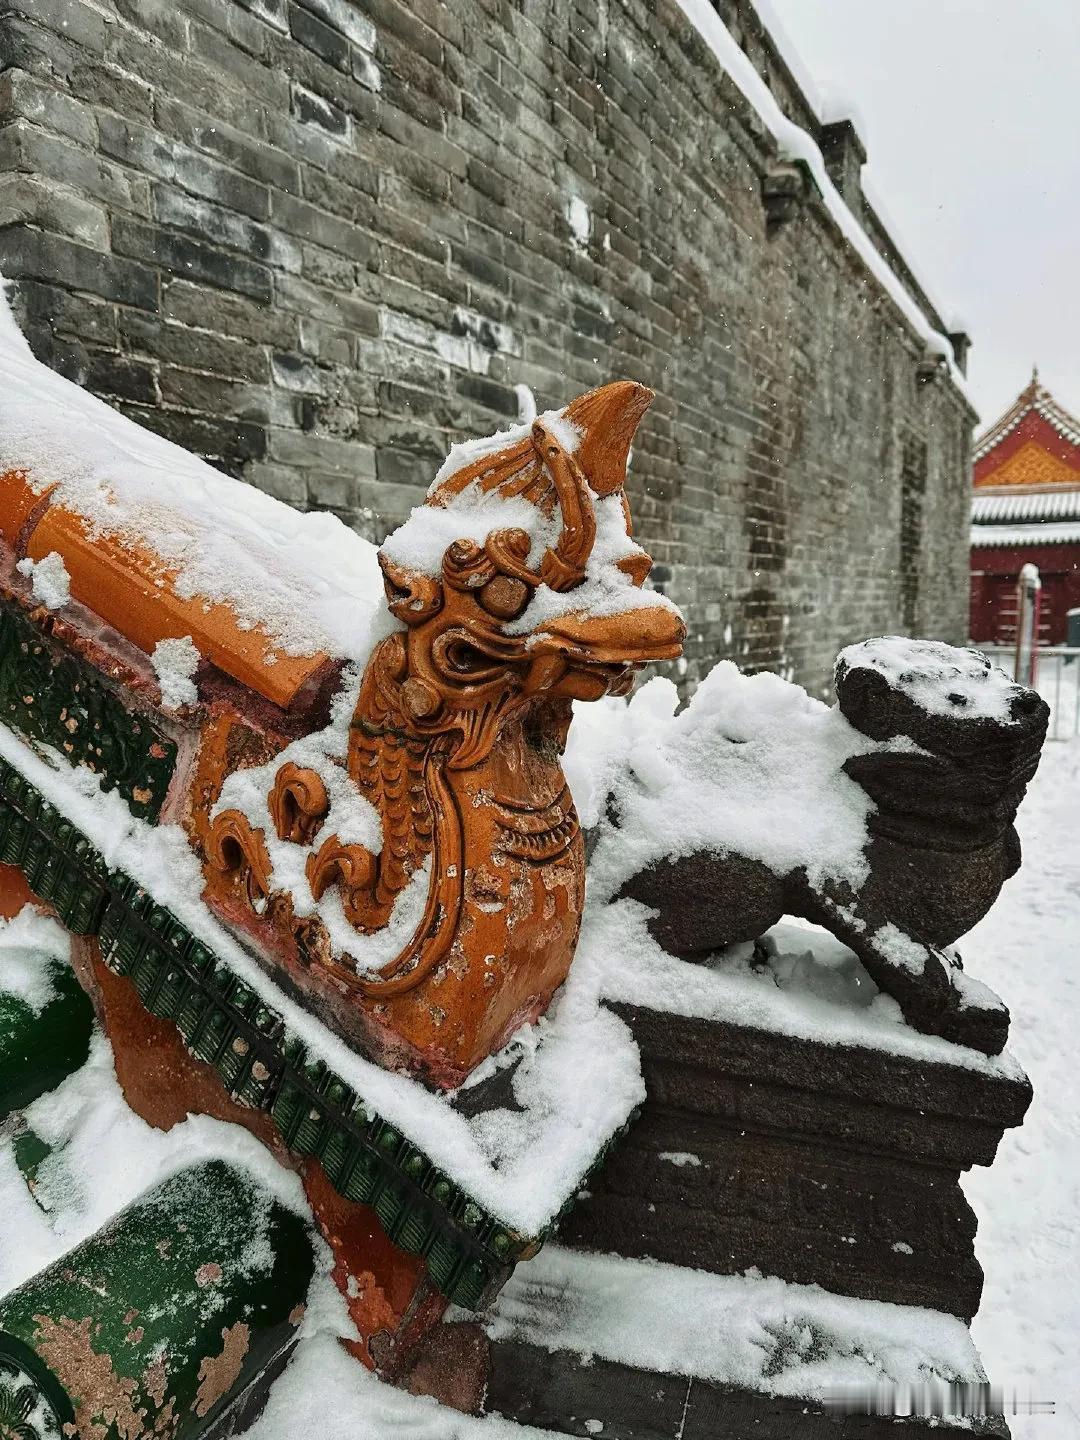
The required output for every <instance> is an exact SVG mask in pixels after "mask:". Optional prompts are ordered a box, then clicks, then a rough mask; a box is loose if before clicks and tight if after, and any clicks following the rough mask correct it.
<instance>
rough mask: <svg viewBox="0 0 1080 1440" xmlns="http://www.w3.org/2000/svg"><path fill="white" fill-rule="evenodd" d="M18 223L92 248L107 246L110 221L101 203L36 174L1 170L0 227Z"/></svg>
mask: <svg viewBox="0 0 1080 1440" xmlns="http://www.w3.org/2000/svg"><path fill="white" fill-rule="evenodd" d="M20 222H25V223H26V224H29V225H38V226H40V227H42V228H43V229H47V230H54V231H56V232H58V233H59V234H61V235H70V236H71V238H72V239H73V240H80V241H82V243H83V244H84V245H90V246H92V247H93V248H94V249H95V250H105V249H107V248H108V244H109V220H108V215H107V213H106V211H105V209H104V207H103V206H101V205H95V204H93V203H91V202H90V201H88V200H84V199H83V198H82V196H81V195H79V194H77V193H76V192H75V191H73V190H71V189H69V188H68V187H67V186H63V187H61V186H59V185H57V184H55V183H50V182H49V181H47V180H44V179H42V178H41V177H40V176H38V175H19V174H6V175H5V174H3V173H0V226H3V225H15V224H18V223H20Z"/></svg>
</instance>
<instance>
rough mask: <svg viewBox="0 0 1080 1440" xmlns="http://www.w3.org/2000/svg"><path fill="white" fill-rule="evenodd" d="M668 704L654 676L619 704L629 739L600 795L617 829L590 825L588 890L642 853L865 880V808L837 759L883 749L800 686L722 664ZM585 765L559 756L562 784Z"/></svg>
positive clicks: (816, 877)
mask: <svg viewBox="0 0 1080 1440" xmlns="http://www.w3.org/2000/svg"><path fill="white" fill-rule="evenodd" d="M677 704H678V692H677V691H676V689H675V686H674V685H673V684H672V682H671V681H670V680H664V679H654V680H650V681H649V683H648V684H647V685H645V686H644V687H643V688H642V689H641V690H640V691H639V692H638V694H637V695H635V696H634V697H633V699H632V700H631V701H630V704H629V706H628V707H626V708H627V722H628V725H629V728H630V729H631V731H632V735H633V738H632V739H631V740H629V741H628V743H627V746H626V750H625V757H626V761H625V766H624V769H623V772H622V774H621V775H618V776H617V777H616V783H615V788H614V791H613V793H612V796H611V800H610V803H611V804H613V806H614V809H615V811H616V813H617V815H618V825H617V826H616V825H605V826H602V827H601V831H600V836H599V839H598V841H597V844H596V849H595V851H594V853H593V856H592V860H591V868H590V884H591V885H592V886H593V887H594V890H595V891H596V892H597V893H598V895H600V896H604V897H606V896H610V895H613V894H615V893H616V892H617V890H618V889H619V887H620V886H621V885H622V884H624V883H625V882H626V881H627V880H628V879H629V878H630V876H632V875H634V874H636V873H637V872H638V871H639V870H641V869H643V868H644V867H645V866H646V865H648V864H650V863H652V862H653V861H657V860H660V859H662V858H663V857H665V856H671V857H677V856H683V855H690V854H692V853H693V852H694V851H696V850H710V851H715V852H717V853H723V852H724V851H732V852H735V853H738V854H740V855H746V856H749V857H751V858H753V859H756V860H760V861H762V862H763V863H764V864H766V865H768V866H769V868H770V869H771V870H773V871H774V872H775V873H776V874H778V875H784V874H787V873H789V872H790V871H792V870H794V869H796V868H797V867H799V866H806V868H807V873H808V875H809V877H810V880H811V883H813V884H818V885H820V884H821V883H823V882H824V881H826V880H848V881H850V882H851V883H852V884H856V885H857V884H858V883H859V882H860V881H861V880H862V879H863V878H864V877H865V875H866V862H865V858H864V855H863V847H864V846H865V844H866V839H867V832H866V820H867V816H868V815H869V814H870V813H871V811H872V810H873V808H874V807H873V802H872V801H871V799H870V797H869V796H868V795H867V794H866V792H865V790H863V789H862V787H861V786H860V785H858V784H856V782H855V781H854V780H852V779H851V778H850V777H849V776H848V775H846V774H845V773H844V770H843V765H844V762H845V761H846V760H848V759H850V758H851V757H852V756H853V755H860V754H867V753H869V752H871V751H874V750H877V749H882V748H885V747H884V746H880V745H878V744H877V743H876V742H874V741H873V740H868V739H867V738H866V736H865V735H861V734H860V733H859V732H858V731H857V730H855V729H854V728H853V726H851V725H850V724H849V723H848V721H847V720H845V718H844V717H843V715H841V714H840V711H839V710H838V709H837V708H836V707H835V706H833V707H829V706H827V705H825V704H823V703H822V702H821V701H820V700H815V699H813V698H812V697H811V696H809V695H808V694H807V693H806V691H805V690H803V689H802V688H801V686H798V685H793V684H791V683H790V682H789V681H786V680H782V679H781V678H780V677H779V676H778V675H772V674H767V673H763V674H759V675H744V674H742V673H741V671H740V670H739V669H738V667H737V666H736V665H734V664H733V663H732V662H731V661H729V660H724V661H721V662H720V663H719V664H718V665H716V666H714V668H713V669H712V670H711V671H710V672H709V674H708V675H707V676H706V677H705V679H704V680H703V681H702V682H701V684H700V685H699V687H698V689H697V690H696V692H695V693H694V696H693V698H692V699H691V701H690V703H689V705H688V706H687V707H686V708H685V709H684V710H682V711H681V712H679V713H678V714H676V713H675V711H676V706H677ZM639 708H643V709H644V711H645V715H644V716H643V721H644V723H642V724H640V725H638V724H635V723H634V722H635V720H636V712H637V710H638V709H639ZM608 718H609V720H610V719H611V718H612V717H608ZM597 738H600V739H601V741H602V738H603V737H602V736H600V737H597ZM574 745H575V738H574V735H573V730H571V741H570V747H569V748H570V751H571V752H573V750H574ZM590 764H591V762H590V761H589V760H588V759H584V758H579V757H578V756H576V755H573V754H572V753H571V755H570V756H569V758H568V765H567V772H566V773H567V775H568V776H569V777H570V778H571V780H573V777H574V776H575V774H576V773H579V772H580V769H581V768H582V767H583V765H584V766H585V767H588V766H589V765H590Z"/></svg>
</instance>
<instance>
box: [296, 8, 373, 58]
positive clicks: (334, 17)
mask: <svg viewBox="0 0 1080 1440" xmlns="http://www.w3.org/2000/svg"><path fill="white" fill-rule="evenodd" d="M300 3H301V4H302V5H303V6H304V8H305V9H307V10H310V11H311V13H312V14H313V15H318V16H319V18H320V19H321V20H325V21H326V23H327V24H328V25H331V26H333V27H334V29H335V30H339V31H340V32H341V34H342V35H344V36H345V37H346V39H348V40H351V41H352V42H353V44H354V45H359V46H360V48H361V49H363V50H367V51H373V50H374V49H375V42H376V30H375V26H374V25H372V23H371V21H370V20H369V19H368V18H367V16H366V15H364V14H362V13H361V10H360V7H359V6H358V5H354V4H352V3H350V0H300Z"/></svg>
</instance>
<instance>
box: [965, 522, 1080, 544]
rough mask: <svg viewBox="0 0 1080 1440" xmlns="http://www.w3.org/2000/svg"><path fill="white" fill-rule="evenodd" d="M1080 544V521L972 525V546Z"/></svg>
mask: <svg viewBox="0 0 1080 1440" xmlns="http://www.w3.org/2000/svg"><path fill="white" fill-rule="evenodd" d="M1077 544H1080V521H1070V520H1063V521H1061V522H1060V523H1059V524H1056V525H1055V524H1049V525H972V527H971V546H972V549H976V548H986V547H989V548H992V549H1004V548H1006V547H1009V548H1011V547H1012V546H1014V545H1077Z"/></svg>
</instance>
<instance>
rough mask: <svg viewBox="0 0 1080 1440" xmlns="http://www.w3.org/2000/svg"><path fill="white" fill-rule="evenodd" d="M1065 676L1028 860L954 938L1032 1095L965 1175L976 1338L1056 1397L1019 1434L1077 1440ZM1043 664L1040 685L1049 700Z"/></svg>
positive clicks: (1079, 755) (1071, 790) (1073, 919)
mask: <svg viewBox="0 0 1080 1440" xmlns="http://www.w3.org/2000/svg"><path fill="white" fill-rule="evenodd" d="M1071 669H1072V667H1069V669H1068V670H1066V672H1065V674H1064V675H1063V677H1062V706H1061V709H1062V712H1063V713H1062V714H1061V716H1060V720H1061V721H1062V722H1063V723H1061V724H1060V725H1059V734H1063V735H1066V736H1068V737H1069V738H1068V739H1063V740H1057V741H1054V740H1049V741H1047V744H1046V748H1045V750H1044V752H1043V760H1042V764H1041V766H1040V768H1039V772H1038V774H1037V775H1036V777H1035V781H1034V784H1033V785H1032V787H1031V790H1030V791H1029V793H1028V796H1027V799H1026V800H1025V801H1024V804H1023V806H1022V807H1021V810H1020V816H1019V822H1018V828H1019V831H1020V836H1021V839H1022V842H1023V846H1024V866H1023V869H1022V870H1021V871H1020V874H1019V875H1017V876H1016V877H1015V878H1014V879H1013V880H1012V881H1010V882H1009V884H1008V885H1007V886H1006V887H1005V889H1004V891H1003V892H1002V895H1001V898H1000V899H999V900H998V902H997V904H996V905H995V907H994V909H993V910H992V911H991V912H990V914H989V915H988V916H987V918H986V919H985V920H984V921H983V922H982V923H981V924H980V925H979V926H977V927H976V929H975V930H974V931H972V933H971V934H970V935H969V936H968V937H967V938H966V940H965V941H963V942H961V947H960V948H961V950H962V952H963V954H964V957H965V963H966V964H967V966H968V967H969V968H970V969H971V970H972V971H973V972H974V973H975V974H976V975H978V977H979V978H980V979H982V980H985V981H986V982H987V983H988V984H990V985H992V986H993V988H994V989H995V990H996V991H997V992H998V993H999V994H1000V995H1001V996H1002V998H1003V999H1004V1000H1005V1001H1006V1002H1007V1003H1008V1005H1009V1008H1010V1009H1011V1011H1012V1034H1011V1038H1010V1049H1011V1050H1012V1051H1013V1053H1014V1054H1015V1055H1016V1057H1017V1059H1018V1060H1019V1061H1020V1063H1021V1064H1022V1065H1023V1066H1024V1068H1025V1069H1026V1070H1027V1072H1028V1074H1029V1075H1030V1076H1031V1081H1032V1084H1033V1085H1034V1087H1035V1099H1034V1101H1033V1103H1032V1106H1031V1109H1030V1110H1029V1112H1028V1117H1027V1120H1026V1122H1025V1124H1024V1125H1023V1127H1022V1128H1021V1129H1019V1130H1013V1131H1010V1132H1008V1133H1007V1134H1006V1136H1005V1139H1004V1141H1003V1142H1002V1144H1001V1147H1000V1149H999V1151H998V1155H997V1159H996V1160H995V1162H994V1165H993V1166H992V1168H990V1169H988V1170H986V1169H979V1170H975V1171H973V1172H972V1173H971V1174H970V1175H968V1176H966V1177H965V1181H964V1189H965V1191H966V1193H967V1196H968V1199H969V1200H970V1202H971V1204H972V1205H973V1207H974V1208H975V1211H976V1213H977V1215H978V1217H979V1234H978V1238H977V1240H976V1249H977V1251H978V1255H979V1259H980V1260H981V1262H982V1265H983V1268H984V1269H985V1271H986V1289H985V1290H984V1292H983V1301H982V1308H981V1310H980V1312H979V1315H978V1317H977V1318H976V1321H975V1325H974V1334H975V1341H976V1344H977V1345H978V1347H979V1349H980V1350H981V1352H982V1356H983V1360H984V1361H985V1364H986V1369H987V1372H988V1373H989V1375H990V1378H991V1380H992V1381H993V1382H994V1383H995V1384H996V1385H1000V1386H1002V1387H1004V1388H1005V1390H1006V1391H1007V1392H1008V1391H1011V1390H1012V1389H1014V1388H1015V1390H1016V1392H1017V1394H1018V1396H1019V1398H1020V1399H1021V1400H1022V1401H1023V1400H1026V1399H1028V1398H1030V1399H1032V1400H1035V1401H1043V1400H1054V1401H1056V1402H1057V1403H1056V1415H1055V1416H1054V1417H1050V1416H1047V1415H1040V1414H1034V1415H1031V1416H1021V1415H1017V1416H1015V1417H1013V1416H1011V1415H1010V1417H1009V1423H1010V1426H1011V1427H1012V1431H1013V1435H1014V1436H1015V1437H1016V1440H1080V1379H1078V1378H1077V1369H1076V1346H1077V1339H1078V1337H1080V1104H1078V1099H1077V1061H1078V1057H1080V1045H1078V1033H1080V974H1078V972H1077V969H1076V964H1075V962H1076V957H1077V952H1078V940H1080V739H1076V738H1074V736H1073V723H1072V722H1073V714H1072V706H1073V704H1074V703H1075V700H1074V694H1075V684H1076V680H1075V678H1074V676H1073V675H1072V674H1071V673H1070V671H1071ZM1056 678H1057V677H1056V674H1055V672H1054V669H1053V666H1052V665H1048V666H1046V667H1045V669H1044V671H1043V673H1042V674H1041V675H1040V677H1039V688H1040V689H1041V690H1042V692H1043V694H1044V695H1045V696H1046V697H1047V699H1048V700H1049V701H1050V702H1051V704H1053V702H1054V697H1055V691H1056Z"/></svg>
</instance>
